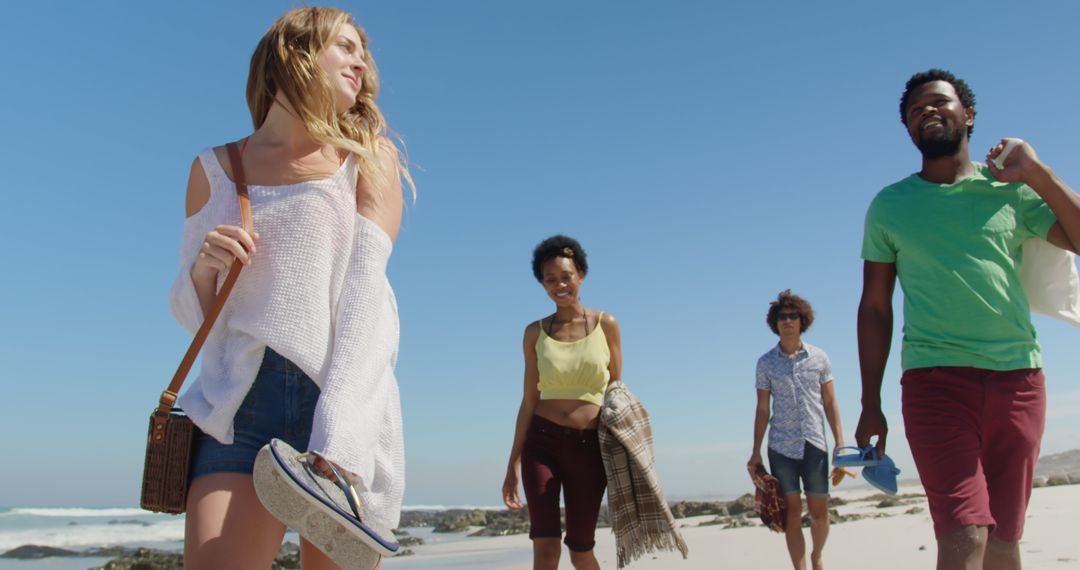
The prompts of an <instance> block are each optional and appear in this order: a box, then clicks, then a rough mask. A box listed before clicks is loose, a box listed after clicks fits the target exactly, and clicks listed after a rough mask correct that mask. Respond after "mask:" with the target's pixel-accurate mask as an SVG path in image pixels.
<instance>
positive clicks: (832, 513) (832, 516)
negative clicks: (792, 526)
mask: <svg viewBox="0 0 1080 570" xmlns="http://www.w3.org/2000/svg"><path fill="white" fill-rule="evenodd" d="M849 520H853V519H851V518H849V516H845V515H841V514H840V512H839V511H837V510H836V509H829V524H840V523H842V522H847V521H849ZM802 527H803V528H809V527H810V513H804V514H803V516H802Z"/></svg>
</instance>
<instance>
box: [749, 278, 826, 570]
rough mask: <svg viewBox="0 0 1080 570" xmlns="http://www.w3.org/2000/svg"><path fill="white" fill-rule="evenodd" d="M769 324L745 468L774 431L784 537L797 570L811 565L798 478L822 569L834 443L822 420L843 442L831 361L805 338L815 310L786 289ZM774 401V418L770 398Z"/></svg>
mask: <svg viewBox="0 0 1080 570" xmlns="http://www.w3.org/2000/svg"><path fill="white" fill-rule="evenodd" d="M766 321H767V322H768V323H769V328H771V329H772V331H773V332H774V333H776V334H777V335H779V337H780V342H779V343H778V344H777V345H776V346H775V347H773V349H772V350H770V351H769V352H766V353H765V354H764V355H763V356H762V357H761V358H760V359H758V362H757V380H756V382H755V385H756V387H757V414H756V416H755V418H754V447H753V452H752V454H751V456H750V461H748V462H747V464H746V468H747V469H748V470H749V471H750V478H751V479H753V478H754V473H755V471H756V470H757V467H758V465H761V463H762V460H761V441H762V439H764V437H765V427H766V425H768V426H770V429H769V448H768V454H769V467H770V471H771V472H772V475H773V476H774V477H776V478H777V479H778V480H779V481H780V492H781V493H783V495H784V500H785V501H786V503H787V521H786V522H785V525H784V534H785V537H786V538H787V547H788V554H790V555H791V563H792V565H793V566H794V567H795V569H796V570H806V542H805V539H804V538H803V533H802V499H801V497H800V493H801V492H802V490H801V489H800V486H799V480H800V479H801V480H802V482H803V484H804V485H805V486H806V504H807V508H808V509H809V511H810V537H811V539H812V541H813V549H812V550H811V552H810V562H811V564H812V568H813V569H814V570H818V569H820V568H822V567H823V566H822V561H821V552H822V549H823V548H824V547H825V539H826V538H827V537H828V536H829V511H828V501H829V479H828V470H829V453H828V451H827V450H828V448H829V444H828V441H826V438H825V421H826V420H828V422H829V427H830V428H831V429H832V433H833V439H834V440H835V441H836V446H837V447H843V445H844V433H843V428H841V427H840V408H839V406H837V404H836V395H835V392H834V391H833V382H832V379H833V378H832V364H830V363H829V357H828V355H826V354H825V352H824V351H823V350H821V349H820V348H818V347H816V346H812V345H809V344H806V343H804V342H803V341H802V333H804V332H806V330H807V329H809V328H810V325H811V324H813V322H814V310H813V308H812V307H811V306H810V303H808V302H807V301H806V300H805V299H803V298H802V297H799V296H798V295H793V294H792V293H791V290H790V289H789V290H786V291H784V292H782V293H780V295H779V296H777V298H776V300H775V301H773V302H772V303H770V304H769V313H768V316H767V317H766ZM770 399H771V400H772V417H771V418H770V416H769V400H770Z"/></svg>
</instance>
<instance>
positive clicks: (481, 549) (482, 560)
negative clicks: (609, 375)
mask: <svg viewBox="0 0 1080 570" xmlns="http://www.w3.org/2000/svg"><path fill="white" fill-rule="evenodd" d="M877 494H878V493H877V492H876V491H875V490H872V489H868V488H865V487H863V488H857V489H851V490H843V491H839V492H835V493H834V494H833V495H834V496H835V497H838V498H841V499H843V500H844V501H846V504H845V505H841V506H838V507H837V508H836V509H837V511H838V513H839V514H840V515H851V514H866V515H871V516H873V517H874V518H863V519H860V520H855V521H848V522H843V523H839V524H834V525H833V526H832V528H831V532H830V536H829V541H828V543H827V545H826V549H825V561H826V567H827V568H829V569H830V570H865V568H867V567H868V565H869V566H871V567H877V568H883V569H890V570H891V569H908V568H913V569H918V568H933V566H934V561H935V557H936V550H935V549H936V547H935V543H934V536H933V530H932V526H931V522H930V515H929V513H928V512H927V510H926V499H925V497H920V498H912V499H908V500H906V501H904V502H903V503H902V504H900V505H897V506H893V507H885V508H878V507H877V504H878V502H877V501H876V500H874V501H866V500H865V499H866V498H868V497H871V496H874V495H877ZM900 494H901V495H921V494H922V488H921V487H920V486H918V485H917V484H908V485H904V486H902V487H901V489H900ZM713 518H714V517H712V516H700V517H692V518H687V519H680V520H679V521H678V522H679V523H680V525H681V530H682V533H683V536H684V538H685V539H686V541H687V543H688V544H689V546H690V557H689V558H688V559H687V560H682V559H681V557H680V556H679V555H678V554H673V553H667V552H664V553H659V554H651V555H647V556H646V557H644V558H642V559H640V560H637V561H635V562H634V563H633V564H632V565H630V566H629V568H633V569H642V570H660V569H665V570H666V569H679V568H684V569H687V570H694V569H702V570H704V569H715V568H734V569H759V568H760V569H783V568H789V567H790V562H789V561H788V557H787V550H786V549H785V546H784V538H783V536H782V535H780V534H775V533H772V532H769V531H768V530H766V529H764V528H762V527H747V528H732V529H724V528H722V527H721V526H718V525H717V526H697V525H700V524H701V523H703V522H708V521H710V520H712V519H713ZM1078 522H1080V485H1068V486H1057V487H1044V488H1038V489H1035V490H1034V492H1033V493H1032V497H1031V505H1030V507H1029V508H1028V518H1027V527H1026V530H1025V534H1024V540H1023V541H1022V543H1021V552H1022V553H1023V557H1024V568H1025V569H1028V570H1051V569H1054V570H1056V569H1068V568H1080V540H1076V538H1075V534H1076V526H1077V523H1078ZM805 532H806V533H807V536H808V537H809V530H808V529H805ZM414 551H415V553H416V554H415V555H413V556H407V557H401V558H394V559H389V560H387V561H386V562H385V563H384V567H385V568H387V569H391V570H412V569H419V568H452V569H456V568H476V569H500V570H528V569H530V568H531V567H532V561H531V555H530V553H531V545H530V542H529V539H528V537H527V536H525V535H515V536H506V537H493V538H473V539H469V540H466V541H457V542H453V543H447V544H432V545H423V546H419V547H416V548H414ZM596 554H597V559H598V560H599V561H600V565H601V567H603V568H615V567H616V560H615V542H614V538H613V536H612V535H611V533H610V531H609V530H608V529H600V530H598V531H597V545H596ZM559 568H560V570H561V569H564V568H565V569H567V570H569V569H571V568H572V566H571V565H570V562H569V559H568V557H567V556H565V555H564V556H563V560H562V562H561V564H560V566H559Z"/></svg>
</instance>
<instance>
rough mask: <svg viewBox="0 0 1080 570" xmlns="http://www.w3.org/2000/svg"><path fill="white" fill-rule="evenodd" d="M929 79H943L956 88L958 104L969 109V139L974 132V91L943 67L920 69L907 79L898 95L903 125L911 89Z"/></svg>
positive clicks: (905, 121)
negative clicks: (901, 92)
mask: <svg viewBox="0 0 1080 570" xmlns="http://www.w3.org/2000/svg"><path fill="white" fill-rule="evenodd" d="M931 81H944V82H946V83H948V84H950V85H952V86H953V89H955V90H956V95H957V96H958V97H960V104H961V105H963V106H964V108H965V109H971V126H970V127H968V131H967V135H968V139H970V138H971V133H973V132H975V93H974V92H973V91H972V90H971V87H968V84H967V82H965V81H964V80H963V79H960V78H958V77H956V76H955V75H953V74H952V73H950V72H948V71H945V70H944V69H930V70H927V71H921V72H919V73H916V74H915V75H912V76H911V79H908V81H907V84H906V85H904V94H903V95H901V96H900V121H901V122H902V123H904V126H905V127H906V126H908V124H907V107H908V103H910V101H909V99H911V93H912V91H915V90H916V89H918V88H919V87H921V86H923V85H925V84H927V83H930V82H931Z"/></svg>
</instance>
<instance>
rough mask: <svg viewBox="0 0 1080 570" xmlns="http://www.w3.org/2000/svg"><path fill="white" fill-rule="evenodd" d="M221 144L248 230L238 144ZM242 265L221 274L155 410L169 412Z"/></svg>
mask: <svg viewBox="0 0 1080 570" xmlns="http://www.w3.org/2000/svg"><path fill="white" fill-rule="evenodd" d="M245 142H246V141H245ZM225 148H226V149H227V150H228V151H229V163H230V164H231V165H232V174H233V179H234V181H235V185H236V197H237V199H238V200H239V202H240V221H241V224H242V225H243V227H244V230H245V231H246V232H247V233H248V234H251V233H252V224H251V201H250V200H249V199H248V187H247V177H246V176H244V165H243V164H242V163H241V161H240V157H241V151H240V147H239V146H237V144H236V143H234V142H231V143H229V144H227V145H226V146H225ZM243 268H244V262H243V261H240V260H239V259H236V260H234V261H233V264H232V267H231V268H230V269H229V274H228V275H227V276H226V277H225V282H224V283H223V284H222V285H221V289H220V290H219V291H218V293H217V296H216V297H214V304H213V305H212V306H211V307H210V312H209V313H207V314H206V316H205V317H204V318H203V324H202V326H200V327H199V331H198V332H196V333H195V338H194V339H193V340H192V341H191V346H189V347H188V350H187V353H186V354H184V359H183V360H181V361H180V366H179V367H178V368H177V369H176V374H173V378H172V381H171V382H169V387H168V388H166V389H165V391H164V392H162V393H161V400H160V401H159V402H158V407H157V413H158V414H162V415H168V414H169V412H170V411H172V408H173V406H174V405H175V404H176V396H177V394H178V393H179V392H180V386H182V385H183V384H184V379H185V378H187V375H188V372H190V371H191V367H192V365H194V364H195V358H196V357H197V356H198V355H199V351H200V350H202V346H203V343H205V342H206V337H207V336H209V335H210V329H212V328H214V321H216V320H217V318H218V315H220V314H221V309H222V308H224V307H225V301H226V300H227V299H228V298H229V293H231V292H232V289H233V285H236V279H237V278H238V277H240V270H241V269H243Z"/></svg>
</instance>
